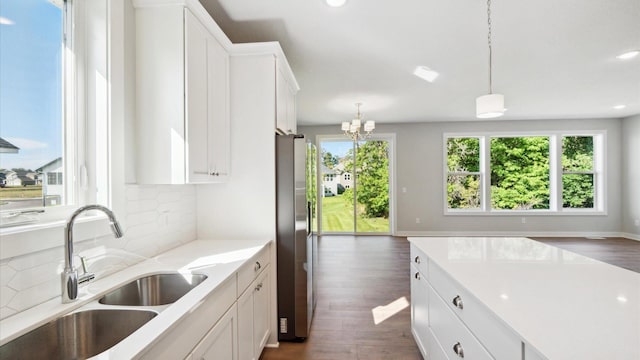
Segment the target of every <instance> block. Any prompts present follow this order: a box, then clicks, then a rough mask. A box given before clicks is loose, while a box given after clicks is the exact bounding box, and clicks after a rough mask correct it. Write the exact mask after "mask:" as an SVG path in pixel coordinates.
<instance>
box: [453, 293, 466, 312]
mask: <svg viewBox="0 0 640 360" xmlns="http://www.w3.org/2000/svg"><path fill="white" fill-rule="evenodd" d="M452 302H453V305H455V307H457V308H458V309H460V310H462V309H463V308H464V305H463V304H462V298H461V297H460V295H457V296H456V297H454V298H453V301H452Z"/></svg>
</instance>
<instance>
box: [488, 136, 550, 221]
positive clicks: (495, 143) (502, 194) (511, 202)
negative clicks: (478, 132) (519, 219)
mask: <svg viewBox="0 0 640 360" xmlns="http://www.w3.org/2000/svg"><path fill="white" fill-rule="evenodd" d="M490 144H491V145H490V146H491V148H490V150H489V152H490V153H491V163H490V164H491V165H490V170H491V175H490V176H491V208H492V209H496V210H532V209H549V201H550V195H551V194H550V189H549V137H547V136H523V137H492V138H491V142H490Z"/></svg>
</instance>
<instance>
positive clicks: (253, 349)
mask: <svg viewBox="0 0 640 360" xmlns="http://www.w3.org/2000/svg"><path fill="white" fill-rule="evenodd" d="M269 271H270V269H269V265H268V264H267V266H266V267H265V268H264V270H262V272H261V273H260V275H259V276H258V277H257V278H256V279H255V280H254V281H253V282H252V283H251V285H249V287H248V288H247V289H246V290H245V291H244V293H242V295H240V297H239V298H238V355H239V357H238V359H239V360H257V359H259V358H260V354H261V353H262V349H263V348H264V346H265V344H266V343H267V340H268V339H269V334H270V326H269V325H270V323H269V309H270V306H269V305H270V301H269V299H270V295H269V294H270V290H271V277H270V273H269Z"/></svg>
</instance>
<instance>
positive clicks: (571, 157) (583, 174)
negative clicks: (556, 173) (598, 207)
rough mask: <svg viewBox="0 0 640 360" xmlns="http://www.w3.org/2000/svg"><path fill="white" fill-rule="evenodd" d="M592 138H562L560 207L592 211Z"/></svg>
mask: <svg viewBox="0 0 640 360" xmlns="http://www.w3.org/2000/svg"><path fill="white" fill-rule="evenodd" d="M594 169H595V167H594V160H593V136H564V137H563V138H562V207H564V208H575V209H592V208H593V206H594V198H595V180H596V173H595V170H594Z"/></svg>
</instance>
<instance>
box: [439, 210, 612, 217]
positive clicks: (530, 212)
mask: <svg viewBox="0 0 640 360" xmlns="http://www.w3.org/2000/svg"><path fill="white" fill-rule="evenodd" d="M444 215H445V216H606V215H607V212H606V211H597V210H565V211H551V210H502V211H499V210H498V211H496V210H494V211H481V210H466V211H465V210H461V211H445V212H444Z"/></svg>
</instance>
